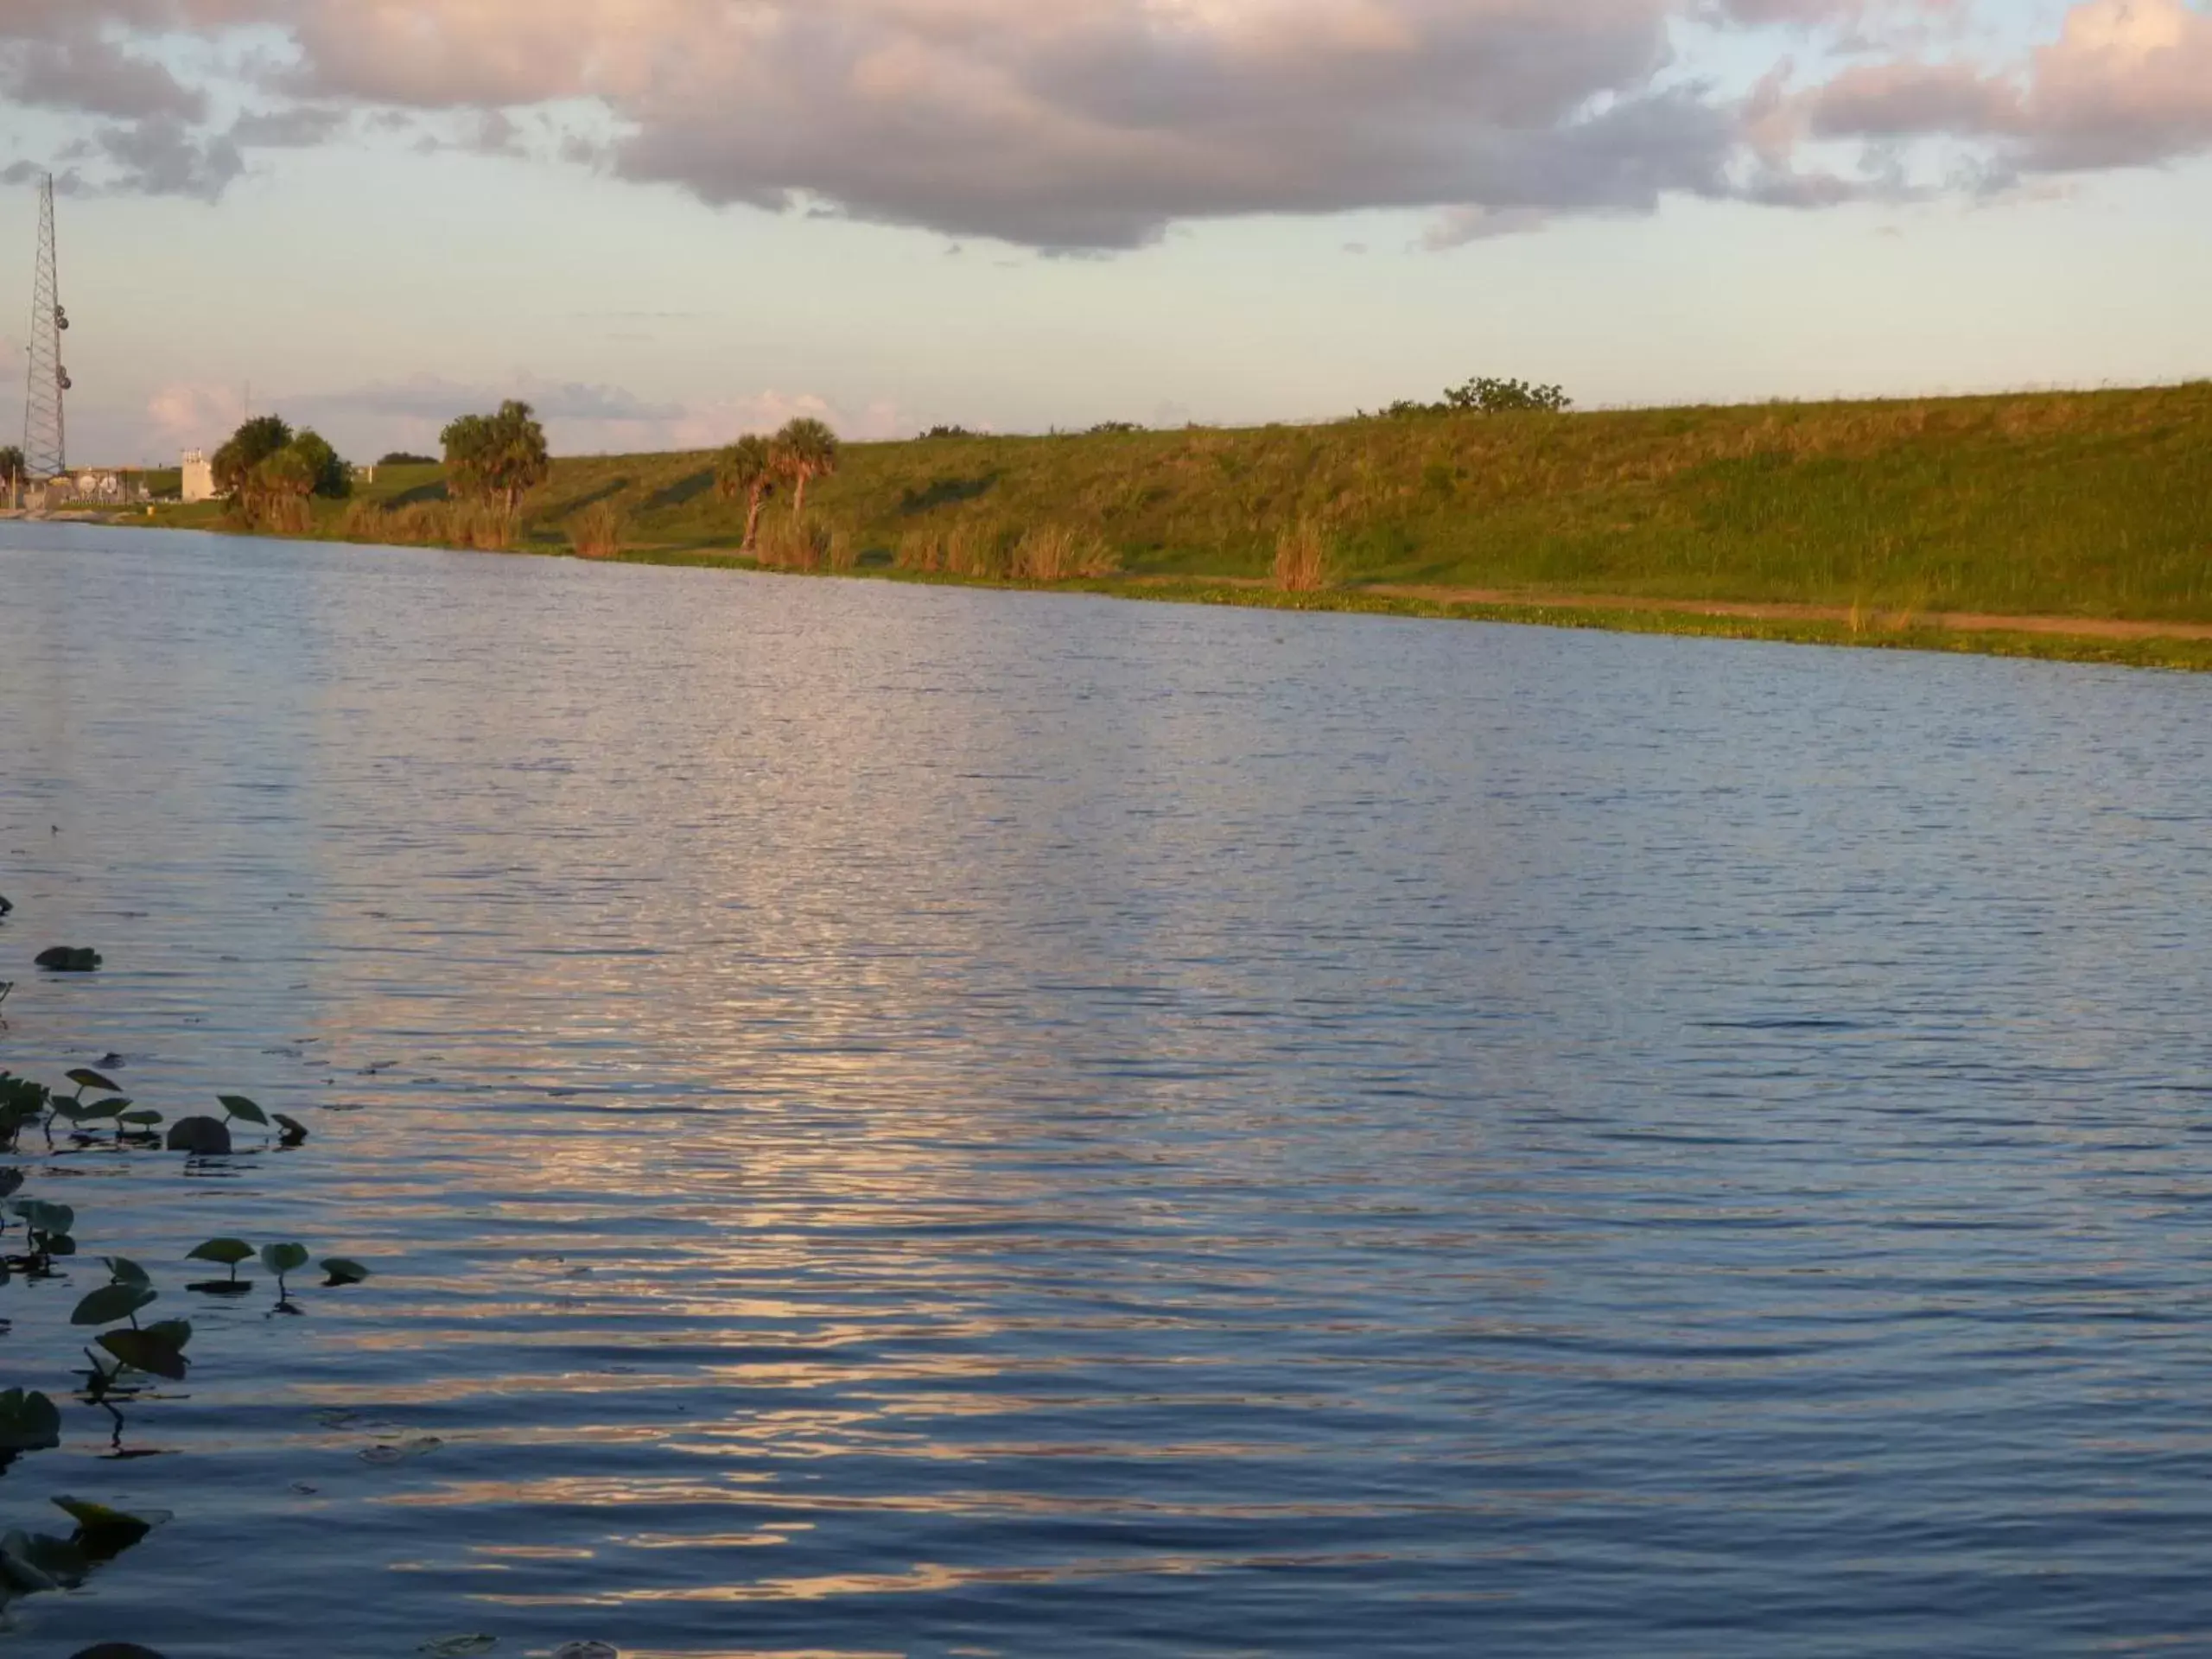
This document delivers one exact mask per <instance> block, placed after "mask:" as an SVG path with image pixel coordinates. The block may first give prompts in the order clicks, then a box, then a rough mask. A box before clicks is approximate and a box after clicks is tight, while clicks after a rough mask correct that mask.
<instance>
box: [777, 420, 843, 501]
mask: <svg viewBox="0 0 2212 1659" xmlns="http://www.w3.org/2000/svg"><path fill="white" fill-rule="evenodd" d="M839 452H840V446H839V444H838V442H837V435H836V433H835V432H832V431H831V430H830V429H829V428H828V427H826V426H824V425H823V423H821V422H819V421H817V420H813V419H810V418H808V417H804V416H802V417H801V418H800V419H798V420H796V421H793V422H792V423H791V424H790V425H789V426H786V427H785V429H783V430H782V431H780V432H779V433H777V434H776V443H775V456H776V470H777V471H778V472H779V473H780V474H783V476H785V478H788V479H790V480H791V483H792V486H794V495H795V499H794V503H793V505H792V509H791V511H792V513H793V515H794V516H797V515H799V514H803V513H804V512H806V486H808V484H810V483H811V482H812V481H813V480H816V479H817V478H827V477H829V474H832V473H834V472H836V470H837V456H838V454H839Z"/></svg>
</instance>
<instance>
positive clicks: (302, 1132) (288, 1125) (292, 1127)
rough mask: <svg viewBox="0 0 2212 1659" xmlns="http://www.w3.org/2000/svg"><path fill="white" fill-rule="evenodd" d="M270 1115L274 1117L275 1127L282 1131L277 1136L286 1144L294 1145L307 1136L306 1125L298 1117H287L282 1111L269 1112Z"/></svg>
mask: <svg viewBox="0 0 2212 1659" xmlns="http://www.w3.org/2000/svg"><path fill="white" fill-rule="evenodd" d="M270 1116H271V1117H272V1118H274V1119H276V1121H277V1128H278V1129H279V1130H280V1131H281V1132H282V1133H281V1135H280V1137H279V1138H280V1139H282V1140H283V1142H284V1144H285V1145H286V1146H288V1147H296V1146H298V1145H299V1144H300V1143H301V1142H302V1141H305V1140H306V1139H307V1138H308V1126H307V1125H306V1124H304V1123H302V1122H300V1120H299V1119H298V1118H296V1117H287V1116H284V1114H283V1113H282V1112H271V1113H270Z"/></svg>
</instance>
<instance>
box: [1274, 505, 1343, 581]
mask: <svg viewBox="0 0 2212 1659" xmlns="http://www.w3.org/2000/svg"><path fill="white" fill-rule="evenodd" d="M1331 542H1332V537H1331V536H1330V533H1329V530H1328V527H1327V526H1326V525H1325V524H1322V523H1321V522H1320V521H1319V519H1317V518H1300V520H1298V522H1297V523H1295V524H1291V525H1290V526H1288V527H1287V529H1285V530H1284V531H1283V532H1282V533H1281V535H1280V536H1278V537H1276V538H1275V563H1274V583H1275V587H1276V588H1278V589H1280V590H1281V592H1283V593H1286V594H1318V593H1319V592H1320V591H1321V590H1322V589H1323V588H1326V587H1327V586H1328V585H1329V582H1330V580H1331V578H1332V575H1333V571H1332V565H1333V563H1334V560H1333V558H1332V552H1333V550H1332V547H1331V544H1330V543H1331Z"/></svg>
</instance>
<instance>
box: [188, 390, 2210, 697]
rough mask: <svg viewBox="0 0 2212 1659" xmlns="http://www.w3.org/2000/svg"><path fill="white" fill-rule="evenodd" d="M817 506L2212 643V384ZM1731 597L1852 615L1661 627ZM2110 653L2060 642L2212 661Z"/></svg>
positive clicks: (1084, 457) (584, 476) (688, 543)
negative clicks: (1705, 613) (2019, 620)
mask: <svg viewBox="0 0 2212 1659" xmlns="http://www.w3.org/2000/svg"><path fill="white" fill-rule="evenodd" d="M712 467H713V458H712V457H711V456H710V455H706V454H668V455H639V456H621V457H599V458H590V459H571V460H564V461H558V462H556V465H555V467H554V471H553V475H552V478H551V479H550V481H549V482H548V483H547V484H546V486H544V487H543V489H542V490H540V491H539V492H538V493H537V497H536V498H535V499H533V500H532V501H531V503H530V504H529V505H528V506H527V507H526V509H525V512H524V520H523V522H522V524H520V526H519V527H518V532H517V535H516V538H515V542H514V545H515V546H516V547H517V548H518V550H524V551H567V550H570V549H571V547H572V546H573V545H574V543H575V534H576V532H577V531H579V530H580V529H582V527H584V526H585V525H586V524H590V525H594V526H603V525H604V524H607V522H608V521H609V519H610V518H611V517H613V515H615V514H619V519H620V523H621V524H622V525H623V526H624V537H625V541H624V549H623V551H622V553H621V555H620V556H624V557H631V558H639V559H651V560H668V561H673V560H679V559H680V560H683V562H686V563H694V562H696V563H712V562H717V560H718V559H721V558H729V557H734V548H735V546H736V544H737V543H738V541H739V539H740V537H741V532H742V526H743V521H744V509H743V504H742V503H741V502H726V501H723V500H721V499H720V498H719V497H718V495H717V494H716V493H715V488H714V474H713V470H712ZM442 495H443V486H442V482H441V477H440V474H439V472H438V470H437V469H435V468H414V469H410V468H395V469H390V470H388V471H387V472H385V474H382V475H381V476H380V477H379V479H378V482H377V483H376V484H375V485H374V486H371V487H370V488H369V489H368V490H366V491H365V493H364V494H363V497H362V499H360V500H359V501H357V502H356V503H354V504H350V505H343V504H325V505H322V506H321V508H320V509H319V517H318V521H317V528H316V533H318V534H322V535H328V536H350V537H353V538H355V539H360V540H384V539H394V540H430V541H445V540H454V541H463V542H465V541H467V539H468V538H467V537H461V536H448V535H444V534H441V533H440V532H441V529H442V525H441V524H440V522H439V521H438V517H437V515H438V512H439V509H438V506H437V503H438V502H439V501H440V499H442ZM594 510H595V511H594ZM809 510H810V514H813V515H815V516H817V518H819V519H820V520H821V521H822V522H823V524H824V525H825V526H826V529H827V531H831V532H835V533H836V534H837V535H839V536H841V537H844V538H846V540H847V541H849V545H850V547H851V548H852V549H853V550H854V554H853V558H852V560H851V562H852V563H855V564H856V565H857V566H858V568H859V569H861V570H862V571H863V572H866V571H869V570H874V571H876V572H879V573H880V572H883V571H884V570H886V569H887V568H891V567H896V566H899V565H902V564H903V565H905V566H907V567H910V568H911V569H913V570H915V571H916V572H930V571H942V570H943V569H944V565H943V564H942V563H938V562H932V560H931V558H929V557H928V556H923V555H918V554H917V553H916V551H915V550H916V549H917V548H918V547H930V546H937V547H940V548H941V547H942V546H943V545H944V543H945V542H946V541H947V539H948V538H952V537H963V538H965V539H963V540H962V541H961V543H960V544H962V545H968V544H969V543H974V544H976V545H998V546H1001V547H1006V546H1009V545H1011V544H1012V543H1014V541H1015V540H1017V539H1018V538H1019V537H1021V536H1022V535H1024V534H1041V533H1044V532H1047V531H1049V532H1053V533H1065V534H1067V535H1071V536H1073V537H1079V538H1082V540H1083V541H1084V544H1086V545H1089V546H1095V547H1098V548H1102V549H1103V550H1106V552H1107V553H1108V554H1109V556H1110V557H1111V558H1112V559H1114V560H1116V561H1118V563H1119V565H1120V569H1121V572H1122V575H1121V576H1120V577H1119V578H1118V579H1116V580H1114V581H1109V582H1099V581H1096V580H1088V581H1084V582H1079V583H1077V585H1080V586H1084V587H1088V588H1101V589H1103V590H1106V591H1125V592H1135V591H1139V590H1143V591H1146V592H1148V593H1150V594H1154V596H1160V597H1181V598H1193V597H1203V598H1211V599H1214V600H1217V601H1236V602H1269V599H1268V595H1267V594H1264V593H1262V592H1261V591H1258V589H1259V588H1262V587H1263V586H1264V585H1265V584H1268V583H1269V582H1271V581H1272V580H1273V579H1274V574H1275V572H1276V569H1277V563H1276V561H1277V556H1278V553H1279V551H1280V550H1281V546H1282V544H1283V543H1284V540H1285V537H1286V534H1287V533H1288V534H1290V535H1292V536H1294V537H1302V536H1307V535H1310V534H1312V533H1313V530H1314V527H1316V526H1319V527H1320V532H1321V533H1322V534H1323V535H1324V537H1325V540H1326V542H1327V544H1328V551H1327V559H1326V563H1327V566H1328V569H1327V575H1326V583H1325V588H1324V590H1323V591H1321V592H1319V593H1307V594H1297V595H1292V596H1278V597H1279V598H1281V599H1287V600H1288V601H1291V602H1295V603H1298V604H1300V605H1301V606H1304V607H1329V608H1356V609H1370V610H1408V609H1410V610H1422V609H1423V608H1424V607H1426V613H1446V614H1472V613H1484V614H1490V613H1497V614H1501V615H1512V616H1516V617H1521V618H1523V619H1524V620H1567V616H1568V613H1573V614H1574V615H1576V616H1580V617H1582V618H1584V619H1592V618H1602V619H1605V620H1602V621H1597V622H1592V623H1590V624H1589V625H1592V626H1665V627H1666V628H1668V629H1669V631H1673V632H1733V633H1743V634H1759V635H1762V636H1764V637H1772V638H1815V637H1819V638H1827V637H1828V636H1829V635H1830V634H1834V635H1835V636H1836V637H1837V638H1838V639H1839V640H1840V642H1843V643H1853V642H1856V643H1890V644H1897V643H1910V644H1927V643H1933V642H1932V641H1931V640H1929V639H1922V638H1920V637H1919V636H1922V635H1925V634H1929V633H1930V632H1933V630H1931V629H1930V628H1929V627H1926V626H1921V624H1920V621H1919V619H1925V618H1929V617H1931V616H1933V615H1934V614H1936V613H1955V612H1974V613H1993V614H1997V615H2002V616H2046V617H2064V618H2073V619H2081V620H2084V621H2088V622H2097V621H2126V622H2135V623H2168V624H2194V625H2212V384H2196V385H2182V386H2173V387H2164V388H2155V389H2148V390H2140V391H2094V392H2058V393H2036V394H2024V395H2013V396H2003V397H1963V398H1945V399H1929V400H1921V401H1910V402H1887V403H1857V404H1766V405H1754V406H1745V407H1726V408H1697V409H1687V408H1686V409H1662V410H1633V411H1619V412H1603V413H1592V414H1580V415H1566V416H1546V415H1503V416H1501V415H1491V416H1484V415H1432V416H1415V417H1408V418H1404V419H1391V420H1364V421H1354V422H1347V423H1340V424H1336V425H1331V426H1316V427H1267V428H1261V429H1248V430H1220V429H1190V430H1184V431H1172V432H1149V433H1147V432H1140V433H1126V434H1109V435H1090V436H1069V437H1042V438H1038V437H1029V438H957V439H937V440H925V441H918V442H905V443H887V444H863V445H855V446H853V447H852V448H849V449H848V450H847V452H846V454H845V458H844V464H843V466H842V469H841V470H840V472H839V473H838V474H836V476H835V477H833V478H829V479H826V480H821V481H820V482H818V483H817V484H816V486H814V488H813V490H812V492H811V493H810V497H809ZM768 512H769V517H770V518H771V519H773V518H775V517H777V516H779V515H787V514H788V513H789V512H790V508H789V505H788V503H787V502H785V501H781V500H779V501H777V502H775V503H772V505H770V507H769V510H768ZM194 515H197V517H196V518H195V516H194ZM214 516H215V515H214V513H213V510H211V509H207V508H200V509H188V510H182V511H177V512H171V513H169V514H168V515H167V517H168V521H169V522H175V523H194V522H197V523H201V524H209V523H212V522H213V518H214ZM1019 569H1020V567H1019V565H1015V566H1014V567H1011V568H1010V569H1008V570H1007V574H1009V575H1011V574H1014V572H1016V571H1018V570H1019ZM955 574H966V575H995V574H999V572H998V571H997V570H995V569H992V568H991V567H989V566H988V564H987V563H986V564H984V565H982V566H975V567H972V568H968V569H965V570H964V571H963V570H961V569H958V568H956V570H955ZM1407 589H1412V590H1414V591H1413V592H1411V593H1407V592H1404V591H1402V590H1407ZM1540 601H1555V602H1540ZM1710 601H1735V602H1741V603H1750V604H1766V605H1795V606H1809V607H1829V608H1833V609H1837V610H1843V611H1848V612H1850V613H1852V619H1853V620H1852V621H1851V623H1850V624H1849V625H1848V626H1844V625H1840V624H1836V623H1834V621H1833V620H1832V619H1831V620H1816V619H1802V618H1801V619H1796V620H1786V619H1765V620H1759V619H1751V618H1738V619H1733V620H1726V621H1724V620H1716V619H1710V618H1706V619H1699V618H1688V619H1685V618H1682V617H1681V616H1679V615H1676V616H1673V617H1672V618H1671V619H1668V618H1656V619H1655V618H1654V617H1652V616H1648V615H1646V614H1645V612H1646V610H1647V609H1648V608H1649V607H1656V606H1661V605H1665V604H1675V603H1682V602H1710ZM1534 610H1541V611H1543V612H1545V613H1547V614H1545V615H1543V616H1537V615H1534V614H1530V612H1532V611H1534ZM1862 615H1863V616H1864V617H1866V618H1868V619H1879V620H1878V623H1877V622H1872V621H1870V622H1867V623H1864V624H1862V623H1861V622H1860V620H1859V618H1860V617H1861V616H1862ZM1631 616H1635V617H1639V618H1642V619H1643V620H1640V621H1637V622H1634V623H1630V621H1628V620H1627V619H1628V618H1630V617H1631ZM1816 621H1817V626H1816V625H1815V624H1816ZM1953 632H1954V634H1955V635H1956V631H1953ZM1877 634H1878V635H1880V636H1881V637H1880V638H1879V639H1876V638H1873V637H1872V636H1874V635H1877ZM1964 637H1965V636H1963V635H1956V637H1955V638H1954V639H1951V640H1950V641H1948V643H1952V644H1957V643H1959V642H1960V640H1961V639H1963V638H1964ZM1975 637H1976V638H1977V639H1980V636H1975ZM1989 643H1990V642H1989V641H1988V640H1986V639H1980V644H1978V645H1975V646H1974V647H1973V648H1977V649H1979V648H1987V647H1988V646H1989ZM2107 645H2112V642H2107ZM2022 648H2023V649H2028V648H2029V647H2026V646H2023V647H2022ZM2131 649H2133V648H2131ZM2034 652H2035V654H2038V655H2075V656H2078V655H2096V656H2103V657H2109V658H2112V659H2113V660H2144V661H2154V660H2155V661H2172V662H2175V663H2177V664H2181V663H2183V661H2184V660H2186V661H2187V663H2188V664H2189V665H2197V664H2196V658H2198V657H2200V656H2203V657H2206V658H2208V660H2212V653H2208V652H2197V651H2193V650H2191V651H2183V650H2181V649H2180V648H2179V646H2178V645H2176V647H2175V648H2174V649H2171V650H2162V651H2159V652H2145V651H2144V650H2141V649H2133V654H2132V655H2131V654H2129V652H2125V651H2120V650H2119V649H2118V647H2117V645H2112V648H2111V649H2107V650H2101V651H2098V652H2088V651H2087V650H2082V651H2073V650H2059V649H2056V648H2055V647H2051V646H2049V645H2044V646H2037V647H2035V648H2034Z"/></svg>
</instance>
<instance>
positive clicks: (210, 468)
mask: <svg viewBox="0 0 2212 1659" xmlns="http://www.w3.org/2000/svg"><path fill="white" fill-rule="evenodd" d="M184 499H185V500H186V501H187V502H188V503H189V502H194V501H213V499H215V467H214V463H213V461H209V460H208V459H207V456H206V455H205V454H201V453H200V451H199V450H197V449H188V450H186V451H185V452H184Z"/></svg>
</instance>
